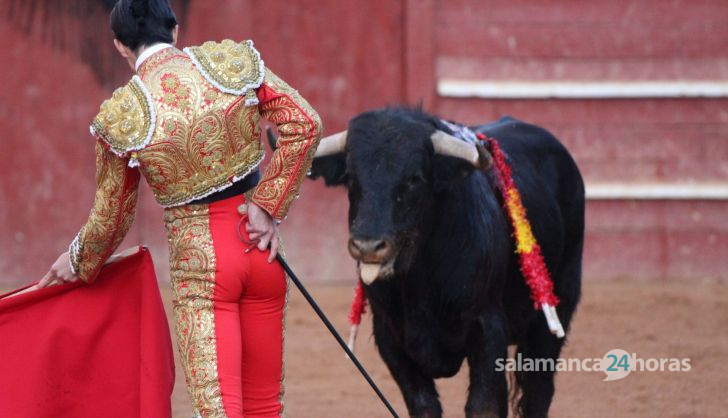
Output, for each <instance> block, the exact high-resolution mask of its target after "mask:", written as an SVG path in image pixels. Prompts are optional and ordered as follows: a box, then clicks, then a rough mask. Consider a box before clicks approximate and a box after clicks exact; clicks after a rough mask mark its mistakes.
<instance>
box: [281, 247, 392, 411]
mask: <svg viewBox="0 0 728 418" xmlns="http://www.w3.org/2000/svg"><path fill="white" fill-rule="evenodd" d="M276 258H277V259H278V261H279V262H280V263H281V265H282V266H283V270H285V271H286V274H288V277H290V278H291V281H292V282H293V284H295V285H296V287H297V288H298V290H300V291H301V294H302V295H303V297H304V298H306V301H308V304H309V305H311V307H312V308H313V310H314V311H316V314H317V315H318V316H319V318H321V321H322V322H323V323H324V325H326V328H328V329H329V332H330V333H331V335H333V336H334V338H336V342H338V343H339V345H340V346H341V348H342V349H343V350H344V352H346V355H347V356H349V358H350V359H351V361H352V363H354V365H355V366H356V368H357V369H358V370H359V373H361V374H362V376H364V379H366V381H367V382H368V383H369V386H371V387H372V389H374V392H376V394H377V396H379V399H381V401H382V403H384V406H386V407H387V409H388V410H389V413H390V414H392V416H393V417H394V418H399V415H397V411H395V410H394V408H393V407H392V405H391V404H390V403H389V401H388V400H387V398H385V397H384V394H383V393H382V391H381V390H379V387H377V384H376V383H374V380H372V378H371V377H370V376H369V373H367V371H366V369H364V366H362V365H361V363H360V362H359V359H357V358H356V356H355V355H354V353H353V352H352V351H351V350H349V347H347V346H346V342H344V340H343V339H342V338H341V335H339V333H338V332H337V331H336V328H334V326H333V325H332V324H331V321H329V319H328V318H327V317H326V315H325V314H324V312H323V311H322V310H321V308H319V306H318V304H317V303H316V301H315V300H314V299H313V297H311V294H310V293H308V290H306V288H305V287H303V284H302V283H301V281H300V280H298V277H296V274H295V273H294V272H293V270H291V267H290V266H289V265H288V263H286V260H284V259H283V257H282V256H281V255H280V254H277V255H276Z"/></svg>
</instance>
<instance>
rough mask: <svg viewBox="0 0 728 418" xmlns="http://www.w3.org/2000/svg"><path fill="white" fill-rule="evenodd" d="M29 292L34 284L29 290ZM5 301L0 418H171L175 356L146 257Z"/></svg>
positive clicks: (1, 308) (0, 324)
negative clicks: (90, 280) (86, 280)
mask: <svg viewBox="0 0 728 418" xmlns="http://www.w3.org/2000/svg"><path fill="white" fill-rule="evenodd" d="M31 286H32V285H31ZM31 286H27V287H25V288H23V289H18V290H16V291H14V292H10V293H7V294H4V295H0V415H1V416H3V417H13V418H47V417H51V416H52V417H68V418H98V417H105V418H107V417H108V418H111V417H125V418H129V417H138V418H165V417H171V415H172V414H171V400H170V399H171V394H172V387H173V385H174V357H173V353H172V343H171V338H170V333H169V326H168V324H167V318H166V315H165V313H164V307H163V305H162V299H161V296H160V294H159V287H158V285H157V278H156V276H155V274H154V265H153V263H152V258H151V256H150V254H149V251H148V250H147V249H145V248H140V249H139V250H138V251H137V252H136V253H135V254H133V255H130V256H128V257H125V258H123V259H121V260H120V261H117V262H114V263H112V264H109V265H107V266H105V267H104V268H103V270H102V271H101V274H100V275H99V277H98V278H97V280H96V282H94V283H93V284H92V285H86V284H83V283H70V284H63V285H57V286H51V287H47V288H44V289H38V290H33V291H28V292H25V293H22V294H18V293H19V292H22V291H24V290H28V288H30V287H31Z"/></svg>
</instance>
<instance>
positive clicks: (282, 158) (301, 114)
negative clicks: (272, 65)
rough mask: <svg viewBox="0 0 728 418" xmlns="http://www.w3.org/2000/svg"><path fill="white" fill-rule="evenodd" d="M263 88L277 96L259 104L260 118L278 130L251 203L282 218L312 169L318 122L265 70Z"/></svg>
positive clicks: (304, 104)
mask: <svg viewBox="0 0 728 418" xmlns="http://www.w3.org/2000/svg"><path fill="white" fill-rule="evenodd" d="M265 85H266V86H267V87H269V88H270V89H271V90H273V91H275V92H276V93H278V94H279V95H280V97H277V98H275V99H273V100H270V101H268V102H266V103H262V104H261V105H260V108H261V114H262V116H263V117H264V118H266V119H268V120H269V121H271V122H273V123H275V124H276V126H277V127H278V133H279V139H278V149H277V150H276V151H275V153H274V154H273V156H272V157H271V160H270V162H269V163H268V167H267V168H266V170H265V173H264V174H263V177H262V179H261V181H260V183H259V184H258V187H256V189H255V193H254V194H253V201H254V202H255V203H256V204H258V205H259V206H261V207H262V208H263V209H265V210H266V211H268V213H270V214H271V215H272V216H273V217H274V218H276V219H282V218H284V217H285V215H286V213H288V209H289V207H290V205H291V202H292V201H293V199H294V198H295V197H296V196H297V195H298V192H299V190H300V187H301V183H302V182H303V179H304V176H305V175H306V172H308V170H309V168H310V167H311V160H312V158H313V154H314V152H315V151H316V147H317V146H318V142H319V140H320V139H321V130H322V127H321V119H320V118H319V116H318V114H317V113H316V111H315V110H313V108H312V107H311V105H309V104H308V102H307V101H306V100H305V99H304V98H303V97H301V95H300V94H298V92H297V91H296V90H294V89H293V88H291V87H290V86H289V85H288V84H286V83H285V82H284V81H283V80H281V79H280V78H279V77H278V76H276V75H275V74H274V73H273V72H272V71H270V70H266V76H265Z"/></svg>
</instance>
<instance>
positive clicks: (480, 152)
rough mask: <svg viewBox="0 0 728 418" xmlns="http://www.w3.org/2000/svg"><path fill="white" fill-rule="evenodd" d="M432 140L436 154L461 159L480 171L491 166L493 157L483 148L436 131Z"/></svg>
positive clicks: (431, 137)
mask: <svg viewBox="0 0 728 418" xmlns="http://www.w3.org/2000/svg"><path fill="white" fill-rule="evenodd" d="M430 139H431V140H432V146H433V148H435V153H436V154H440V155H448V156H450V157H456V158H460V159H462V160H465V161H467V162H469V163H470V164H472V165H473V166H475V167H476V168H480V169H487V168H489V167H490V166H491V163H492V160H491V156H490V154H489V153H488V151H487V150H486V149H485V148H483V147H482V146H478V145H475V144H471V143H468V142H465V141H463V140H461V139H459V138H456V137H454V136H452V135H450V134H448V133H447V132H443V131H440V130H437V131H435V133H434V134H432V135H431V136H430Z"/></svg>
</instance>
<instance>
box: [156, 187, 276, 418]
mask: <svg viewBox="0 0 728 418" xmlns="http://www.w3.org/2000/svg"><path fill="white" fill-rule="evenodd" d="M244 202H245V199H244V198H243V197H242V196H239V197H233V198H229V199H225V200H222V201H218V202H214V203H211V204H201V205H186V206H183V207H179V208H172V209H167V210H166V211H165V224H166V226H167V231H168V235H169V241H170V270H171V275H172V288H173V291H174V312H175V321H176V332H177V342H178V349H179V351H180V355H181V357H182V363H183V366H184V369H185V376H186V381H187V387H188V390H189V392H190V396H191V398H192V403H193V406H194V407H195V409H196V412H197V413H198V414H199V416H202V417H205V418H208V417H213V418H218V417H228V418H241V417H245V418H271V417H279V416H280V415H281V413H282V402H281V396H282V393H283V371H282V366H283V320H284V318H283V314H284V308H285V302H286V289H287V287H286V278H285V273H284V271H283V268H282V267H281V265H280V264H279V263H278V262H277V261H275V262H273V263H270V264H269V263H268V261H267V258H268V255H269V252H268V251H265V252H262V251H259V250H258V249H257V248H256V249H253V250H252V251H250V252H249V253H247V254H246V253H245V250H246V249H247V248H248V247H249V245H246V244H245V243H243V242H242V241H241V240H240V237H239V235H238V224H239V221H240V218H241V215H239V213H238V210H237V209H238V206H239V205H241V204H243V203H244ZM240 229H241V231H240V232H241V233H242V235H243V237H244V238H245V239H246V240H247V239H248V235H247V233H246V232H245V221H243V224H242V225H241V228H240Z"/></svg>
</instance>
